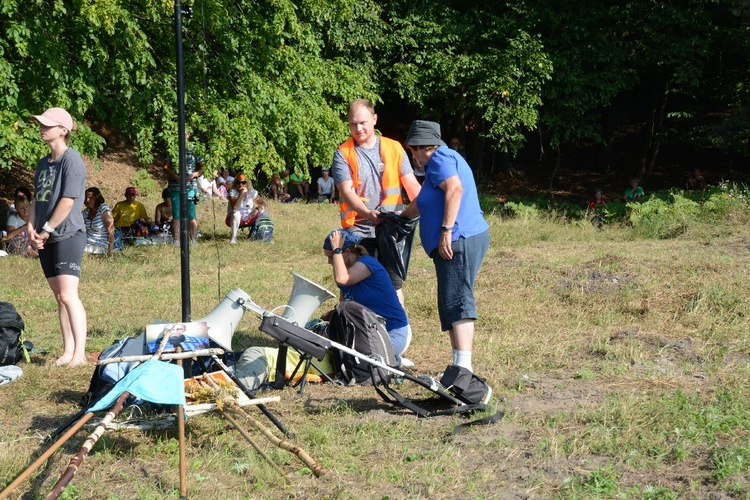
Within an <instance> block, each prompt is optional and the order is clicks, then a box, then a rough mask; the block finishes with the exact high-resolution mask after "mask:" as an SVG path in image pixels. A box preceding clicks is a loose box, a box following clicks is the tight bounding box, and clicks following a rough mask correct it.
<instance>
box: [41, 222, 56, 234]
mask: <svg viewBox="0 0 750 500" xmlns="http://www.w3.org/2000/svg"><path fill="white" fill-rule="evenodd" d="M42 229H43V230H45V231H47V232H48V233H49V234H52V233H54V232H55V228H54V227H50V225H49V221H47V222H45V223H44V225H43V226H42Z"/></svg>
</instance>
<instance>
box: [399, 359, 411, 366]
mask: <svg viewBox="0 0 750 500" xmlns="http://www.w3.org/2000/svg"><path fill="white" fill-rule="evenodd" d="M399 366H400V367H401V368H412V367H413V366H414V362H413V361H412V360H410V359H409V358H403V357H402V358H401V364H400V365H399Z"/></svg>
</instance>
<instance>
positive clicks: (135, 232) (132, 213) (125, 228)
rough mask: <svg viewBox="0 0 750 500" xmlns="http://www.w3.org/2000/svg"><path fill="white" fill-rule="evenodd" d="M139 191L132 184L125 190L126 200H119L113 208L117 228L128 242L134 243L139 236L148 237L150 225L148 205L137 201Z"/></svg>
mask: <svg viewBox="0 0 750 500" xmlns="http://www.w3.org/2000/svg"><path fill="white" fill-rule="evenodd" d="M137 195H138V191H137V190H136V189H135V188H134V187H133V186H130V187H129V188H127V189H126V190H125V200H124V201H118V202H117V204H116V205H115V208H114V210H112V217H113V218H114V220H115V228H116V229H117V230H118V231H120V232H121V233H122V237H123V238H124V239H125V242H126V243H133V242H134V241H135V238H137V237H139V236H143V237H147V236H148V228H149V226H150V224H149V220H148V215H147V214H146V207H144V206H143V203H141V202H139V201H136V200H135V197H136V196H137Z"/></svg>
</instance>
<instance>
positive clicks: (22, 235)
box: [3, 195, 39, 257]
mask: <svg viewBox="0 0 750 500" xmlns="http://www.w3.org/2000/svg"><path fill="white" fill-rule="evenodd" d="M13 205H14V207H15V210H14V213H13V215H11V216H10V217H8V223H7V226H6V228H5V230H6V231H7V232H8V234H7V235H6V236H4V237H3V241H5V243H6V247H5V248H6V250H7V252H8V253H9V254H11V255H20V256H21V257H38V256H39V254H38V252H37V251H36V250H35V249H34V248H32V246H31V239H30V238H29V231H28V229H27V223H28V222H29V213H30V211H31V203H30V202H29V200H27V199H26V198H25V197H24V196H23V195H22V196H19V197H17V198H16V199H15V202H14V203H13Z"/></svg>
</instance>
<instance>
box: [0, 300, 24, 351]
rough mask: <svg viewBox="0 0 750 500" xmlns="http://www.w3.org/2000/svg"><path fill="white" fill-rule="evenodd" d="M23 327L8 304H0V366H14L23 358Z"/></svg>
mask: <svg viewBox="0 0 750 500" xmlns="http://www.w3.org/2000/svg"><path fill="white" fill-rule="evenodd" d="M24 328H25V325H24V324H23V319H22V318H21V315H20V314H18V311H16V308H15V307H13V304H11V303H10V302H0V366H5V365H15V364H16V363H18V362H19V361H21V358H22V357H23V347H22V345H21V333H23V330H24Z"/></svg>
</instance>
